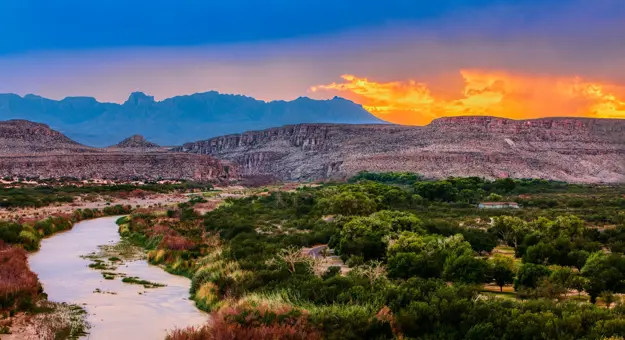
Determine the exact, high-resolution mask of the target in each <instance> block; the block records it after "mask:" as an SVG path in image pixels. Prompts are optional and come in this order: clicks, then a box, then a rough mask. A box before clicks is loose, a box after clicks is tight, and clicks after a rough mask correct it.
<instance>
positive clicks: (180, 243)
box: [149, 224, 195, 250]
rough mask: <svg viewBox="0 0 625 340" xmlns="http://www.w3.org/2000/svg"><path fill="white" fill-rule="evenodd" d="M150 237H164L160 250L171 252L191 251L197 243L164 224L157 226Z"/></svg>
mask: <svg viewBox="0 0 625 340" xmlns="http://www.w3.org/2000/svg"><path fill="white" fill-rule="evenodd" d="M149 235H150V236H162V237H163V239H162V240H161V242H160V244H159V246H158V248H159V249H169V250H189V249H191V248H193V247H195V242H193V241H191V240H189V239H188V238H186V237H184V236H182V235H180V234H179V233H178V232H177V231H175V230H173V229H171V228H170V227H168V226H166V225H164V224H157V225H155V226H154V228H152V230H151V232H150V233H149Z"/></svg>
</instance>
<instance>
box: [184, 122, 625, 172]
mask: <svg viewBox="0 0 625 340" xmlns="http://www.w3.org/2000/svg"><path fill="white" fill-rule="evenodd" d="M174 150H175V151H178V152H187V153H197V154H206V155H211V156H215V157H217V158H219V159H225V160H229V161H231V162H233V163H235V164H237V165H239V167H240V171H241V173H242V175H244V176H251V175H271V176H274V177H275V178H277V179H281V180H317V179H326V178H336V179H341V178H346V177H349V176H352V175H353V174H355V173H357V172H358V171H361V170H368V171H412V172H418V173H422V174H424V175H426V176H428V177H434V178H443V177H447V176H481V177H486V178H501V177H515V178H530V177H531V178H545V179H552V180H563V181H568V182H583V183H616V182H621V181H623V180H625V120H617V119H611V120H610V119H584V118H547V119H537V120H521V121H517V120H510V119H502V118H494V117H453V118H442V119H437V120H435V121H433V122H432V123H431V124H430V125H427V126H424V127H416V126H398V125H334V124H299V125H289V126H283V127H280V128H272V129H267V130H262V131H251V132H246V133H242V134H234V135H227V136H222V137H217V138H211V139H208V140H205V141H199V142H195V143H187V144H184V145H183V146H181V147H179V148H175V149H174Z"/></svg>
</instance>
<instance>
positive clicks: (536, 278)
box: [514, 263, 551, 290]
mask: <svg viewBox="0 0 625 340" xmlns="http://www.w3.org/2000/svg"><path fill="white" fill-rule="evenodd" d="M550 274H551V270H549V268H547V267H545V266H543V265H539V264H533V263H526V264H524V265H522V266H521V268H519V271H518V272H517V278H516V280H515V281H514V289H515V290H523V289H531V288H536V287H538V284H539V283H540V281H541V280H542V279H544V278H546V277H548V276H549V275H550Z"/></svg>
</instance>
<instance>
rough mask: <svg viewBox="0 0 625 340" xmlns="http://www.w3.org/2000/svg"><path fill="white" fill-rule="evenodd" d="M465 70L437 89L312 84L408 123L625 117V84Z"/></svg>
mask: <svg viewBox="0 0 625 340" xmlns="http://www.w3.org/2000/svg"><path fill="white" fill-rule="evenodd" d="M460 75H461V77H462V80H463V82H464V86H463V88H462V89H456V90H454V89H452V88H451V86H449V88H445V89H439V88H436V89H435V90H434V89H433V88H432V87H431V86H428V85H427V84H425V83H419V82H416V81H414V80H408V81H394V82H376V81H373V80H370V79H367V78H359V77H357V76H354V75H343V76H342V78H343V82H341V83H332V84H328V85H319V86H314V87H311V88H310V90H311V91H312V92H318V91H330V92H338V93H339V94H341V95H343V96H345V97H347V98H349V99H351V100H353V101H355V102H357V103H360V104H362V105H363V107H364V108H365V109H366V110H368V111H369V112H371V113H372V114H374V115H375V116H377V117H379V118H381V119H384V120H387V121H389V122H393V123H398V124H409V125H424V124H427V123H429V122H430V121H432V119H435V118H439V117H445V116H466V115H477V116H480V115H489V116H497V117H507V118H513V119H528V118H540V117H552V116H571V117H572V116H575V117H596V118H625V87H624V86H618V85H611V84H602V83H596V82H589V81H585V80H584V79H582V78H580V77H568V78H565V77H549V76H532V75H519V74H511V73H507V72H501V71H484V70H461V71H460Z"/></svg>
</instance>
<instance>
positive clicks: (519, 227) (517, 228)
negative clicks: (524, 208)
mask: <svg viewBox="0 0 625 340" xmlns="http://www.w3.org/2000/svg"><path fill="white" fill-rule="evenodd" d="M491 229H492V230H493V231H494V232H496V233H497V234H498V235H499V237H500V238H501V239H502V240H503V241H504V242H506V243H507V244H509V245H512V246H513V247H514V249H515V250H516V248H517V247H518V245H519V244H520V243H521V241H522V240H523V237H524V236H525V234H527V233H528V232H529V231H530V228H529V226H528V224H527V222H525V221H523V220H522V219H520V218H518V217H513V216H500V217H495V218H494V219H493V226H492V228H491Z"/></svg>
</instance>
